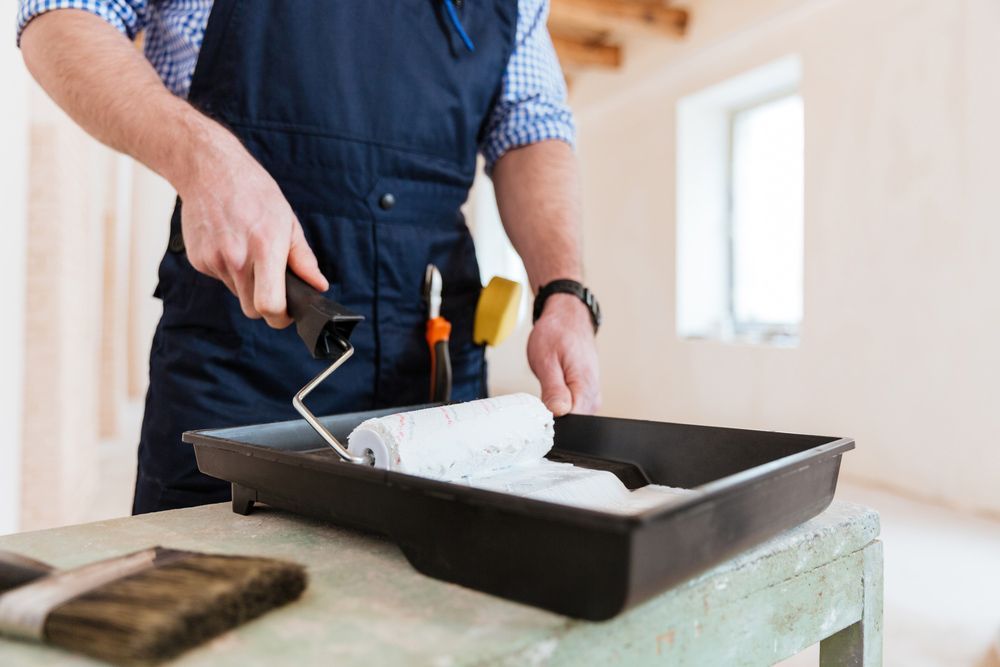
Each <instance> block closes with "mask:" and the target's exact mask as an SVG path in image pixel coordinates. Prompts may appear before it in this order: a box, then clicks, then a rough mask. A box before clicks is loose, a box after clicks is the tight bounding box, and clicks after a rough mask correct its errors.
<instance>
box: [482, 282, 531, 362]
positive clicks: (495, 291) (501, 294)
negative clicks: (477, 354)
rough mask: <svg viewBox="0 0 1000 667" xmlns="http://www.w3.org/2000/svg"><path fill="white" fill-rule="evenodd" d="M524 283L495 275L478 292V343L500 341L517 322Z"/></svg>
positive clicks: (488, 343) (495, 342)
mask: <svg viewBox="0 0 1000 667" xmlns="http://www.w3.org/2000/svg"><path fill="white" fill-rule="evenodd" d="M520 305H521V283H517V282H514V281H513V280H507V279H506V278H500V277H499V276H493V277H492V278H490V282H489V284H488V285H486V287H484V288H483V291H482V292H480V294H479V303H478V304H477V305H476V325H475V327H474V328H473V332H472V335H473V339H474V340H475V341H476V343H477V344H478V345H483V344H486V345H493V346H496V345H499V344H500V343H502V342H503V340H504V339H505V338H507V336H509V335H510V332H511V331H513V330H514V325H515V324H517V309H518V307H519V306H520Z"/></svg>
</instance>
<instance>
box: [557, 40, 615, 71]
mask: <svg viewBox="0 0 1000 667" xmlns="http://www.w3.org/2000/svg"><path fill="white" fill-rule="evenodd" d="M552 44H553V45H554V46H555V47H556V55H558V56H559V62H560V64H562V66H563V68H566V67H573V66H584V67H604V68H608V69H617V68H618V67H621V64H622V52H621V47H619V46H616V45H614V44H601V43H599V42H594V41H590V40H586V39H579V38H576V37H572V36H569V35H563V34H560V33H553V35H552Z"/></svg>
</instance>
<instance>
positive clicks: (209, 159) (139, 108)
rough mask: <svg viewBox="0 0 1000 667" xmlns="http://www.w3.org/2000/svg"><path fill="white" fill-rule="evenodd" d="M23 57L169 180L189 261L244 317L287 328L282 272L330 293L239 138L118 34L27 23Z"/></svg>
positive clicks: (115, 141) (64, 17) (54, 19)
mask: <svg viewBox="0 0 1000 667" xmlns="http://www.w3.org/2000/svg"><path fill="white" fill-rule="evenodd" d="M21 50H22V51H23V52H24V60H25V63H26V64H27V65H28V69H29V70H30V71H31V73H32V74H33V75H34V77H35V78H36V79H37V80H38V82H39V83H40V84H41V85H42V88H44V89H45V91H46V92H47V93H48V94H49V95H51V96H52V98H53V99H54V100H55V101H56V103H57V104H58V105H59V106H60V107H62V108H63V109H64V110H65V111H66V112H67V113H68V114H69V115H70V116H71V117H72V118H73V120H75V121H76V122H77V123H79V124H80V125H81V126H82V127H83V128H84V129H85V130H86V131H87V132H89V133H90V134H92V135H93V136H94V137H96V138H97V139H98V140H100V141H102V142H104V143H105V144H107V145H109V146H111V147H112V148H115V149H117V150H119V151H122V152H124V153H128V154H129V155H131V156H132V157H134V158H135V159H137V160H139V161H140V162H142V163H144V164H145V165H147V166H148V167H150V168H151V169H153V170H154V171H156V172H157V173H159V174H160V175H161V176H163V177H164V178H166V179H167V180H168V181H170V183H171V184H172V185H173V186H174V188H175V189H176V190H177V193H178V194H179V195H180V197H181V199H182V200H183V202H184V207H183V210H182V211H181V230H182V233H183V235H184V245H185V249H186V251H187V259H188V261H189V262H190V263H191V266H192V267H194V268H195V269H196V270H198V271H200V272H202V273H204V274H206V275H209V276H212V277H213V278H218V279H219V280H220V281H222V282H223V283H224V284H225V285H226V287H228V288H229V290H230V291H231V292H232V293H233V294H234V295H235V296H237V297H238V298H239V300H240V306H241V308H242V309H243V312H244V314H245V315H246V316H247V317H253V318H258V317H264V318H265V319H266V320H267V322H268V324H270V325H271V326H274V327H284V326H287V325H288V324H289V323H290V322H291V319H290V318H289V316H288V313H287V309H286V304H285V269H286V267H289V268H291V270H292V271H293V272H295V273H296V274H297V275H298V276H299V277H300V278H302V279H304V280H306V281H307V282H308V283H310V284H311V285H312V286H313V287H314V288H316V289H318V290H321V291H323V290H326V289H328V288H329V282H328V281H327V280H326V278H325V277H324V276H323V274H322V272H321V271H320V269H319V264H318V263H317V260H316V256H315V255H314V254H313V252H312V250H311V249H310V248H309V244H308V243H306V239H305V234H304V232H303V230H302V225H301V224H300V223H299V221H298V219H297V218H296V216H295V213H294V211H292V208H291V206H290V205H289V204H288V202H287V201H286V200H285V197H284V194H283V193H282V192H281V189H280V187H279V186H278V184H277V183H276V182H275V180H274V178H273V177H272V176H271V175H270V174H269V173H267V171H266V170H265V169H264V168H263V167H262V166H261V165H260V164H259V163H258V162H257V161H256V160H255V159H254V158H253V156H251V155H250V154H249V153H248V152H247V150H246V148H244V146H243V144H242V143H241V142H240V140H239V139H238V138H237V137H236V135H234V134H232V133H231V132H229V131H228V130H226V129H225V128H224V127H223V126H222V125H220V124H218V123H216V122H215V121H213V120H211V119H209V118H208V117H207V116H204V115H203V114H201V113H200V112H198V111H197V110H196V109H195V108H194V107H193V106H191V105H190V104H188V103H187V102H186V101H184V100H181V99H180V98H178V97H176V96H175V95H173V94H172V93H171V92H170V91H168V90H167V88H166V86H164V85H163V83H162V82H161V81H160V79H159V77H158V76H157V75H156V72H155V71H154V70H153V68H152V67H151V66H150V64H149V63H148V62H147V61H146V59H145V58H143V57H142V55H141V54H140V53H139V52H138V51H137V50H136V49H135V47H134V46H133V45H132V44H131V43H130V42H129V41H128V39H126V38H125V37H124V36H122V35H121V33H119V32H118V31H117V30H115V29H114V28H113V27H111V26H109V25H108V24H107V23H105V22H104V21H103V20H102V19H100V18H99V17H97V16H94V15H92V14H90V13H87V12H83V11H78V10H69V9H60V10H56V11H51V12H48V13H45V14H42V15H41V16H39V17H38V18H36V19H34V20H33V21H31V23H29V24H28V26H27V28H25V30H24V32H23V33H22V35H21Z"/></svg>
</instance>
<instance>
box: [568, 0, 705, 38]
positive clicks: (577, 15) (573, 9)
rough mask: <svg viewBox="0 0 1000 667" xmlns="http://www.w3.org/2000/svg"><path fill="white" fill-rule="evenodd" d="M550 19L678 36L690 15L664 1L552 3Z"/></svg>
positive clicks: (627, 0) (626, 0) (583, 0)
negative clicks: (640, 28) (644, 29)
mask: <svg viewBox="0 0 1000 667" xmlns="http://www.w3.org/2000/svg"><path fill="white" fill-rule="evenodd" d="M549 11H550V16H551V17H552V20H553V21H554V22H556V23H560V22H565V23H572V24H576V25H581V26H588V27H591V28H593V29H595V30H607V29H609V28H613V27H642V28H646V29H649V30H653V31H655V32H658V33H661V34H667V35H671V36H673V37H679V36H680V35H683V34H684V30H685V29H686V28H687V22H688V13H687V11H686V10H684V9H681V8H679V7H670V6H669V5H667V4H665V3H664V1H663V0H552V2H551V8H550V10H549Z"/></svg>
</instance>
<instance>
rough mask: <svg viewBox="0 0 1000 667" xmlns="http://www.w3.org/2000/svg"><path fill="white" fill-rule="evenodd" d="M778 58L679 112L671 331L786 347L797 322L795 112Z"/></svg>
mask: <svg viewBox="0 0 1000 667" xmlns="http://www.w3.org/2000/svg"><path fill="white" fill-rule="evenodd" d="M799 69H800V68H799V64H798V60H797V59H794V58H789V59H784V60H782V61H778V62H777V63H773V64H771V65H767V66H765V67H762V68H759V69H757V70H753V71H751V72H749V73H747V74H744V75H741V76H739V77H736V78H735V79H731V80H730V81H727V82H724V83H722V84H719V85H717V86H713V87H712V88H709V89H707V90H705V91H702V92H700V93H697V94H695V95H692V96H689V97H687V98H684V99H683V100H682V101H681V103H680V104H679V106H678V165H677V167H678V169H677V174H678V179H677V184H678V195H677V196H678V205H677V225H678V227H677V232H678V233H677V253H678V255H677V260H678V261H677V267H678V281H677V290H678V293H677V328H678V334H679V335H681V336H682V337H684V338H711V339H716V340H723V341H738V342H751V343H767V344H774V345H794V344H796V343H797V340H798V332H799V325H800V323H801V321H802V279H803V275H802V264H803V189H804V182H803V153H804V151H803V104H802V98H801V96H800V95H799V94H798V93H797V92H796V88H797V84H798V79H799Z"/></svg>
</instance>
